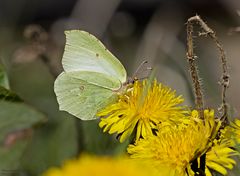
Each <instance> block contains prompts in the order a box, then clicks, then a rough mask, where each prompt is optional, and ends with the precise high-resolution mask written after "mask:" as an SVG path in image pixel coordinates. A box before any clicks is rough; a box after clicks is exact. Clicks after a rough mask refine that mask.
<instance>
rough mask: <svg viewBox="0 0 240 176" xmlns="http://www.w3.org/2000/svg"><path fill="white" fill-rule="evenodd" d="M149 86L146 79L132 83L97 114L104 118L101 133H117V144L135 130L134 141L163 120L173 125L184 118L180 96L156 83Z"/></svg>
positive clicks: (101, 123) (183, 108) (150, 132)
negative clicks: (102, 131)
mask: <svg viewBox="0 0 240 176" xmlns="http://www.w3.org/2000/svg"><path fill="white" fill-rule="evenodd" d="M149 84H150V83H149V82H148V81H147V80H144V81H142V82H140V81H136V82H135V83H134V85H133V87H132V88H131V89H129V90H128V91H126V92H125V93H123V94H122V95H120V96H119V100H118V102H117V103H115V104H112V105H110V106H108V107H106V108H105V109H103V110H102V111H100V112H99V113H98V114H97V115H98V116H105V118H101V121H100V123H99V126H100V127H101V128H103V130H104V132H106V131H108V132H109V133H110V134H113V133H117V134H119V135H120V136H121V137H120V142H123V141H124V140H125V139H126V138H127V137H128V136H130V134H131V133H132V132H133V131H134V129H135V127H136V140H138V139H139V138H140V137H143V138H145V137H146V136H148V135H151V134H152V130H153V129H156V128H157V124H158V123H160V122H162V121H166V120H172V121H174V122H176V121H177V120H179V119H182V118H183V117H184V113H186V112H187V111H186V110H185V107H183V106H179V104H180V103H182V102H183V98H182V97H181V96H177V95H176V92H175V91H172V90H171V89H170V88H168V87H166V86H164V85H162V84H161V83H158V82H157V81H156V80H155V81H154V82H153V83H152V84H150V86H149Z"/></svg>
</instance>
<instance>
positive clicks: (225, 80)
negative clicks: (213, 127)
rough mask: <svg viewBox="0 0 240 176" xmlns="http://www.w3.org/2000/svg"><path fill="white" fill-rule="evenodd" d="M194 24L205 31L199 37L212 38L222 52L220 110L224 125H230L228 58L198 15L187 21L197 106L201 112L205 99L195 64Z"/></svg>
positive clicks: (189, 52) (189, 53) (211, 31)
mask: <svg viewBox="0 0 240 176" xmlns="http://www.w3.org/2000/svg"><path fill="white" fill-rule="evenodd" d="M193 22H195V23H197V24H198V25H200V27H201V28H202V29H203V31H204V32H203V33H199V36H203V35H204V36H208V37H210V38H211V39H212V40H213V41H214V42H215V44H216V46H217V48H218V50H219V52H220V60H221V64H222V76H221V81H220V84H221V85H222V95H221V96H222V105H221V107H220V110H221V111H222V114H221V120H222V121H223V125H225V124H227V123H228V119H227V112H228V106H227V103H226V91H227V88H228V87H229V73H228V67H227V58H226V54H225V51H224V49H223V46H222V44H221V43H220V41H219V40H218V38H217V36H216V33H215V32H214V31H213V30H212V29H211V28H210V27H209V26H208V25H207V24H206V23H205V22H204V21H203V20H202V19H201V18H200V16H198V15H196V16H193V17H191V18H189V19H188V21H187V35H188V37H187V40H188V41H187V43H188V50H187V58H188V61H189V64H190V72H191V77H192V79H193V83H194V88H195V98H196V106H197V108H198V110H199V111H200V112H201V111H202V110H203V99H202V92H201V87H200V81H199V76H198V72H197V69H196V63H195V62H194V59H196V58H197V57H196V56H195V55H194V52H193V39H192V36H193Z"/></svg>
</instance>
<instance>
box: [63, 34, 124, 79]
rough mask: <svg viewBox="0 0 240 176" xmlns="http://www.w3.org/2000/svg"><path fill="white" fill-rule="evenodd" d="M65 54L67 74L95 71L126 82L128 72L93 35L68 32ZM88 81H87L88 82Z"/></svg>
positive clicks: (64, 63)
mask: <svg viewBox="0 0 240 176" xmlns="http://www.w3.org/2000/svg"><path fill="white" fill-rule="evenodd" d="M65 34H66V46H65V51H64V54H63V60H62V64H63V68H64V70H65V72H74V71H94V72H98V73H103V74H106V75H109V76H113V77H115V79H118V80H120V82H121V83H124V82H126V80H127V74H126V70H125V68H124V67H123V65H122V64H121V62H120V61H119V60H118V59H117V58H116V57H115V56H114V55H113V54H112V53H111V52H110V51H109V50H107V49H106V47H105V46H104V45H103V44H102V43H101V42H100V41H99V40H98V39H97V38H96V37H94V36H93V35H91V34H90V33H88V32H85V31H79V30H71V31H66V32H65ZM86 81H87V80H86Z"/></svg>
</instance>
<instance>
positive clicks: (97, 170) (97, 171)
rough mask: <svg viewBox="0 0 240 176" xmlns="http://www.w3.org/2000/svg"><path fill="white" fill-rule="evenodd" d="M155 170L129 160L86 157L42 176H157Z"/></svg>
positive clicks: (74, 160) (68, 162)
mask: <svg viewBox="0 0 240 176" xmlns="http://www.w3.org/2000/svg"><path fill="white" fill-rule="evenodd" d="M155 173H156V172H155V170H154V169H153V168H150V167H146V166H143V165H142V164H140V163H136V162H133V161H131V160H129V159H127V158H110V157H97V156H88V155H84V156H82V157H80V158H79V159H73V160H70V161H67V162H66V163H65V164H64V165H63V166H62V167H61V168H57V167H56V168H50V169H49V170H48V171H46V172H45V173H44V174H43V175H42V176H116V175H117V176H118V175H124V176H156V175H155Z"/></svg>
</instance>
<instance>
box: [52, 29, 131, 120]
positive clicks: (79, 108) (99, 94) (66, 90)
mask: <svg viewBox="0 0 240 176" xmlns="http://www.w3.org/2000/svg"><path fill="white" fill-rule="evenodd" d="M65 35H66V45H65V51H64V54H63V59H62V65H63V69H64V71H63V72H62V73H61V74H60V75H59V76H58V77H57V79H56V81H55V83H54V91H55V93H56V96H57V101H58V103H59V109H60V110H64V111H67V112H69V113H70V114H72V115H74V116H76V117H78V118H80V119H82V120H92V119H96V118H97V117H96V113H97V112H98V111H99V110H101V109H103V108H104V107H106V106H107V105H109V104H111V103H113V102H114V101H116V100H117V97H118V93H119V92H121V91H122V90H123V89H124V88H126V85H127V73H126V70H125V68H124V67H123V65H122V64H121V62H120V61H119V60H118V59H117V58H116V57H115V56H114V55H113V54H112V53H111V52H110V51H109V50H107V49H106V47H105V46H104V45H103V44H102V43H101V42H100V41H99V40H98V39H97V38H96V37H95V36H93V35H91V34H90V33H88V32H85V31H79V30H71V31H66V32H65Z"/></svg>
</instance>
